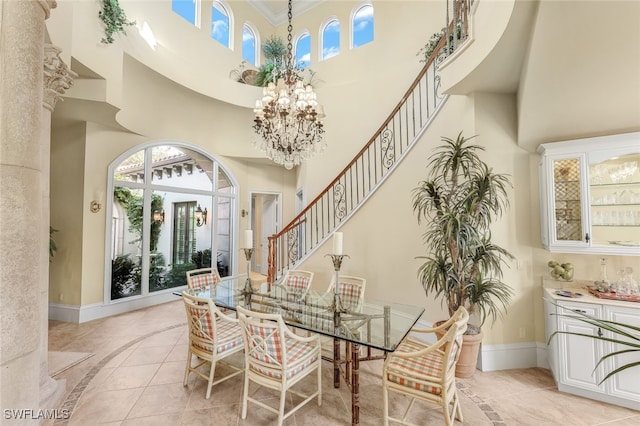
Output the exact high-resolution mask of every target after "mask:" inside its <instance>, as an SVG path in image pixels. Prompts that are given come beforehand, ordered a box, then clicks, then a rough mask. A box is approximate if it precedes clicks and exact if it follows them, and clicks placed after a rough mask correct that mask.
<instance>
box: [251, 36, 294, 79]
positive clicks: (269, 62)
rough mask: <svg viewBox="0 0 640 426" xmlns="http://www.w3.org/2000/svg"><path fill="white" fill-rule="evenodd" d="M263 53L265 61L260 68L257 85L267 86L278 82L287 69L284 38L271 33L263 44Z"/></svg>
mask: <svg viewBox="0 0 640 426" xmlns="http://www.w3.org/2000/svg"><path fill="white" fill-rule="evenodd" d="M262 53H263V54H264V59H265V62H264V64H263V65H262V66H261V67H260V68H259V69H258V75H257V76H256V83H255V84H256V86H263V87H264V86H266V85H268V84H269V83H274V84H276V83H277V82H278V79H279V78H280V77H282V76H284V73H285V71H286V65H287V64H286V57H287V46H286V45H285V44H284V41H282V38H280V37H279V36H276V35H271V36H270V37H269V38H268V39H267V40H266V41H265V42H264V43H263V44H262Z"/></svg>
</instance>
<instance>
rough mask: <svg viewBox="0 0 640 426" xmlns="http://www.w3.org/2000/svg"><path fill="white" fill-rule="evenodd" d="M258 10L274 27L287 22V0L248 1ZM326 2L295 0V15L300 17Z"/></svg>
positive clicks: (322, 0)
mask: <svg viewBox="0 0 640 426" xmlns="http://www.w3.org/2000/svg"><path fill="white" fill-rule="evenodd" d="M247 1H248V2H249V3H250V4H251V5H252V6H253V7H254V8H256V9H257V10H258V11H259V12H260V13H262V15H263V16H264V17H265V18H266V19H267V20H268V21H269V22H270V23H271V24H272V25H276V26H277V25H282V24H284V23H285V22H287V12H288V7H287V4H288V3H287V0H247ZM325 1H326V0H294V1H293V15H294V16H296V15H300V14H302V13H304V12H306V11H307V10H309V9H312V8H314V7H315V6H317V5H319V4H320V3H323V2H325Z"/></svg>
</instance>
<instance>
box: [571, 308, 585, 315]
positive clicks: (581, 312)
mask: <svg viewBox="0 0 640 426" xmlns="http://www.w3.org/2000/svg"><path fill="white" fill-rule="evenodd" d="M573 312H577V313H579V314H586V313H587V311H585V310H584V309H574V310H573Z"/></svg>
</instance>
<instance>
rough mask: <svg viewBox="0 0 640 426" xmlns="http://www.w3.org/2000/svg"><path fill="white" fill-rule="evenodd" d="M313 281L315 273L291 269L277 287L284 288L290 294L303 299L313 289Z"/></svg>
mask: <svg viewBox="0 0 640 426" xmlns="http://www.w3.org/2000/svg"><path fill="white" fill-rule="evenodd" d="M311 281H313V272H309V271H303V270H300V269H291V270H289V271H287V272H286V273H285V274H284V277H283V278H282V280H281V281H279V282H278V283H277V284H276V286H278V287H282V288H284V289H285V290H286V291H287V293H289V294H295V295H296V296H297V297H299V298H303V297H304V296H306V294H307V292H308V291H309V289H310V288H311Z"/></svg>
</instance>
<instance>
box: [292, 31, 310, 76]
mask: <svg viewBox="0 0 640 426" xmlns="http://www.w3.org/2000/svg"><path fill="white" fill-rule="evenodd" d="M310 65H311V36H310V35H309V33H308V32H306V31H305V32H304V33H302V34H300V36H299V37H298V40H297V41H296V64H295V66H296V67H297V68H301V69H303V68H308V67H309V66H310Z"/></svg>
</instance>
